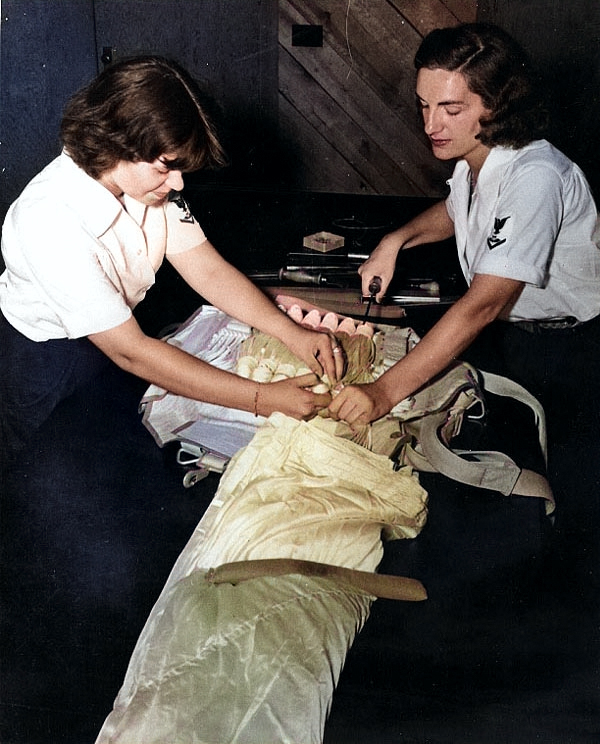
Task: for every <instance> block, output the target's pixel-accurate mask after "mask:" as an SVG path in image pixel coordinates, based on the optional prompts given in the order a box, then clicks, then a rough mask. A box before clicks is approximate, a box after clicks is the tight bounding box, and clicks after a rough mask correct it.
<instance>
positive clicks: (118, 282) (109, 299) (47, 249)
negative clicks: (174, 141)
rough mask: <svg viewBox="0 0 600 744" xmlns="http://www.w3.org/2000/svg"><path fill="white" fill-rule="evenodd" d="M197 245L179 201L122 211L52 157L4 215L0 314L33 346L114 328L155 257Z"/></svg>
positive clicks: (138, 296) (66, 162)
mask: <svg viewBox="0 0 600 744" xmlns="http://www.w3.org/2000/svg"><path fill="white" fill-rule="evenodd" d="M205 240H206V236H205V235H204V232H203V231H202V228H201V227H200V226H199V225H198V223H197V222H196V220H195V219H194V218H193V217H192V216H191V215H190V214H189V212H188V211H187V209H186V207H185V204H183V203H181V202H180V203H178V202H177V201H175V202H172V201H170V202H168V203H167V204H165V205H159V206H156V207H150V206H146V205H144V204H141V203H140V202H137V201H134V200H133V199H130V198H128V197H125V198H124V204H122V203H121V202H120V201H119V200H118V199H116V198H115V197H114V196H113V195H112V194H111V193H110V192H109V191H108V189H106V188H105V187H104V186H102V184H100V183H99V182H98V181H96V180H94V179H93V178H91V177H90V176H88V175H87V174H86V173H85V172H84V171H83V170H82V169H81V168H79V167H78V166H77V165H75V163H74V162H73V161H72V160H71V158H70V157H69V156H68V155H67V154H66V153H62V154H61V155H60V156H59V157H58V158H56V159H55V160H53V161H52V162H51V163H50V164H49V165H48V166H47V167H46V168H45V169H44V170H43V171H41V173H39V174H38V175H37V176H36V177H35V178H34V179H33V180H32V181H31V182H30V183H29V184H28V186H27V187H26V188H25V190H24V191H23V193H22V194H21V196H19V198H18V199H17V200H16V201H15V202H14V204H12V206H11V207H10V209H9V211H8V214H7V216H6V220H5V222H4V226H3V230H2V254H3V257H4V261H5V264H6V271H5V272H4V273H3V274H2V276H1V277H0V309H1V310H2V313H3V314H4V316H5V318H6V319H7V320H8V321H9V322H10V323H11V324H12V325H13V326H14V327H15V328H16V329H17V330H18V331H20V332H21V333H23V334H24V335H25V336H27V337H28V338H30V339H32V340H33V341H46V340H48V339H52V338H79V337H81V336H87V335H89V334H91V333H99V332H101V331H105V330H108V329H110V328H114V327H116V326H118V325H120V324H121V323H124V322H125V321H126V320H128V319H129V318H130V317H131V311H132V309H133V308H134V307H135V306H136V305H137V304H138V302H140V300H142V299H143V298H144V296H145V295H146V292H147V291H148V289H149V288H150V287H151V286H152V285H153V284H154V281H155V274H156V271H157V270H158V268H159V267H160V265H161V263H162V261H163V258H164V257H165V255H169V254H174V253H179V252H183V251H187V250H189V249H191V248H193V247H195V246H197V245H200V244H201V243H203V242H204V241H205Z"/></svg>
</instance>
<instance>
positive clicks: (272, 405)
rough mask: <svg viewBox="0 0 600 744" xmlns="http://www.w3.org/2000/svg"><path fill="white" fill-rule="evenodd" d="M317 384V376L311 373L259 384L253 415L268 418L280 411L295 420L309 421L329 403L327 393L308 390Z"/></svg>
mask: <svg viewBox="0 0 600 744" xmlns="http://www.w3.org/2000/svg"><path fill="white" fill-rule="evenodd" d="M318 382H319V378H318V377H317V375H315V374H312V373H311V374H307V375H300V376H299V377H292V378H289V379H286V380H278V381H277V382H268V383H260V384H259V387H258V388H257V390H258V398H257V400H256V411H255V413H258V414H259V415H261V416H270V415H271V414H272V413H273V412H274V411H280V412H281V413H285V414H286V415H287V416H291V417H292V418H295V419H304V420H308V419H311V418H313V417H314V416H316V415H317V413H318V412H319V411H320V410H321V409H322V408H327V406H328V405H329V404H330V403H331V395H330V394H329V393H313V391H312V390H311V389H310V388H311V387H312V386H314V385H316V384H317V383H318Z"/></svg>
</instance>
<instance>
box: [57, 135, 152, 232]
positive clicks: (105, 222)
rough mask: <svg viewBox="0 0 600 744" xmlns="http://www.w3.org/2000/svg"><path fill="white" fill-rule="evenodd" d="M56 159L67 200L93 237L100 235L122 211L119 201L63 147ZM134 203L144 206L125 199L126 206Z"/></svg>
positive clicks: (137, 205)
mask: <svg viewBox="0 0 600 744" xmlns="http://www.w3.org/2000/svg"><path fill="white" fill-rule="evenodd" d="M60 161H61V163H60V165H61V169H63V172H64V173H65V177H66V179H67V183H68V184H70V186H69V191H68V196H67V198H68V199H69V203H70V204H71V205H72V206H73V207H74V208H75V209H76V210H77V213H78V214H79V215H81V217H82V218H83V220H84V222H85V224H86V225H87V226H88V228H89V229H90V230H91V232H92V233H93V234H94V235H95V236H96V237H100V236H101V235H104V233H105V232H106V231H107V230H108V229H109V228H110V226H111V225H112V224H113V223H114V222H115V220H116V219H117V218H118V216H119V215H120V214H121V212H122V211H123V205H122V204H121V202H120V201H119V200H118V199H117V198H116V197H115V196H114V194H111V192H110V191H109V190H108V189H107V188H106V187H105V186H103V185H102V184H101V183H100V182H99V181H97V180H96V179H95V178H92V177H91V176H89V175H88V174H87V173H86V172H85V171H84V170H83V169H82V168H80V167H79V166H78V165H76V163H75V162H74V161H73V160H72V158H71V157H70V156H69V155H68V154H67V152H66V151H64V150H63V152H62V154H61V155H60ZM136 207H139V208H140V210H142V211H143V209H144V205H143V204H140V203H139V202H136V201H135V200H133V199H129V202H128V209H129V208H136Z"/></svg>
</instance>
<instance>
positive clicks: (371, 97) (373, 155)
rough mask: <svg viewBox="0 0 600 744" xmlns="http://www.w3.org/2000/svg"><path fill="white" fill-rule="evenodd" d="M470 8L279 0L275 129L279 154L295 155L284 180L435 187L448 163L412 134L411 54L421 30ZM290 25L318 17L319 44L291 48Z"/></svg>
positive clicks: (305, 184) (468, 0) (405, 190)
mask: <svg viewBox="0 0 600 744" xmlns="http://www.w3.org/2000/svg"><path fill="white" fill-rule="evenodd" d="M475 12H476V2H475V0H444V1H443V2H442V0H419V1H417V0H281V2H280V3H279V45H280V57H279V94H280V132H281V136H282V142H283V143H284V147H286V148H287V149H288V160H290V159H291V160H295V161H296V163H298V161H299V160H301V161H302V162H301V166H300V167H299V169H298V170H297V171H296V172H295V175H294V183H293V185H294V187H300V188H306V189H309V190H311V189H314V190H327V182H326V179H328V178H331V185H332V188H333V187H334V186H335V188H338V187H339V184H340V183H342V184H345V185H346V190H349V191H350V190H353V189H357V188H358V189H359V191H360V192H367V193H381V194H399V195H405V196H417V195H419V196H422V195H425V196H441V195H443V194H445V193H446V186H445V181H446V178H447V177H448V175H449V172H450V168H449V166H448V164H446V163H441V162H439V161H437V160H435V158H433V156H432V154H431V151H430V148H429V144H428V142H427V140H426V138H425V137H424V134H423V132H422V124H421V120H420V117H419V116H418V114H417V111H416V107H415V102H414V101H415V98H414V80H415V74H414V68H413V58H414V54H415V52H416V50H417V48H418V46H419V44H420V42H421V40H422V38H423V36H424V35H425V34H426V33H428V32H429V31H430V30H432V29H433V28H436V27H440V26H448V25H455V24H457V23H459V22H461V21H463V20H473V18H474V16H475ZM292 24H312V25H321V26H322V27H323V37H324V44H323V47H322V48H315V47H299V46H292V43H291V26H292ZM290 149H291V150H295V151H296V152H295V154H294V155H291V154H290ZM315 155H318V158H315ZM319 158H326V159H327V162H326V165H325V166H323V167H321V166H322V163H319ZM334 163H337V165H338V166H339V167H340V168H343V169H344V173H343V174H339V175H336V174H335V173H334V172H333V171H334ZM325 173H327V175H325Z"/></svg>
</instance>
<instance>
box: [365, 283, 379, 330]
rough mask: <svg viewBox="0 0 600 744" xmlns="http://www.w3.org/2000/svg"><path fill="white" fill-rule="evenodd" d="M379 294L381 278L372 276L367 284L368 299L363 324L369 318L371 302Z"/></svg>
mask: <svg viewBox="0 0 600 744" xmlns="http://www.w3.org/2000/svg"><path fill="white" fill-rule="evenodd" d="M379 292H381V277H380V276H374V277H373V278H372V279H371V283H370V284H369V299H368V301H367V310H366V312H365V317H364V318H363V323H364V322H365V321H366V320H367V318H368V317H369V311H370V310H371V305H372V304H373V300H374V299H375V297H376V296H377V294H378V293H379Z"/></svg>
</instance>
